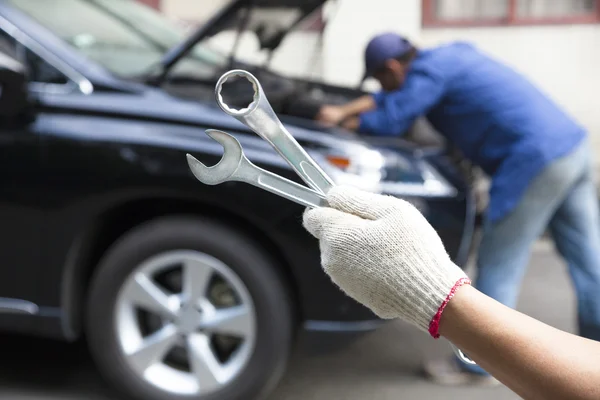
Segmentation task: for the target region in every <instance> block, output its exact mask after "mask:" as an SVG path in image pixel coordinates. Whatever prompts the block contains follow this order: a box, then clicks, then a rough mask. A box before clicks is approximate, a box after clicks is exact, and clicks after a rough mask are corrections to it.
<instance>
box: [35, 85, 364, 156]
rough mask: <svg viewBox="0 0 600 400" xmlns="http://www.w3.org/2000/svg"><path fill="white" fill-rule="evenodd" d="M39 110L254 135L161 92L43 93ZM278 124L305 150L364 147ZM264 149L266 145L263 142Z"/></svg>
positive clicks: (295, 124) (210, 109)
mask: <svg viewBox="0 0 600 400" xmlns="http://www.w3.org/2000/svg"><path fill="white" fill-rule="evenodd" d="M39 100H40V101H41V104H42V105H43V107H47V108H51V109H58V110H69V111H72V112H78V113H93V114H99V113H101V114H106V115H112V116H116V117H121V118H133V119H143V120H146V121H155V122H157V123H168V124H179V125H187V126H196V127H198V128H201V129H220V130H224V131H227V132H231V133H241V134H253V135H254V133H253V132H252V131H251V130H250V129H249V128H248V127H246V126H245V125H244V124H242V123H241V122H239V121H238V120H237V119H235V118H233V117H232V116H229V115H227V114H225V112H223V111H222V110H221V109H220V108H219V107H218V106H217V105H216V103H215V104H214V105H211V104H206V103H201V102H195V101H188V100H182V99H179V98H176V97H173V96H170V95H168V94H166V93H164V92H163V91H161V90H153V89H150V90H147V91H145V92H142V93H140V92H138V93H114V92H107V93H102V92H96V93H94V94H93V95H91V96H65V95H63V94H52V93H45V94H41V95H40V97H39ZM280 119H281V121H282V123H283V124H284V125H285V126H286V128H287V129H288V131H289V132H290V133H291V134H292V135H293V136H294V137H295V138H296V140H297V141H298V142H299V143H300V144H301V145H302V146H305V147H306V148H324V147H327V148H340V147H345V148H347V149H352V148H357V149H358V148H361V149H364V146H365V145H366V144H365V143H364V141H362V140H361V139H360V137H359V136H357V135H352V134H350V133H348V132H346V131H344V130H341V129H337V128H328V127H325V126H323V125H320V124H319V123H317V122H313V121H310V120H305V119H301V118H293V117H287V116H280ZM265 145H267V146H268V144H267V143H266V141H265Z"/></svg>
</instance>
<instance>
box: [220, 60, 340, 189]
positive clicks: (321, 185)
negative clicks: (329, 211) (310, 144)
mask: <svg viewBox="0 0 600 400" xmlns="http://www.w3.org/2000/svg"><path fill="white" fill-rule="evenodd" d="M234 76H241V77H243V78H246V79H247V80H248V81H250V83H251V84H252V87H253V88H254V98H253V101H252V103H250V104H249V105H248V107H246V108H242V109H240V110H236V109H233V108H230V107H229V106H227V104H225V102H224V101H223V96H222V95H221V90H222V88H223V84H224V83H225V82H226V81H227V79H229V78H231V77H234ZM215 96H216V98H217V104H219V107H221V109H222V110H223V111H224V112H225V113H227V114H229V115H231V116H232V117H234V118H236V119H237V120H238V121H240V122H242V123H243V124H244V125H246V126H248V127H249V128H250V129H252V130H253V131H254V132H255V133H256V134H257V135H259V136H260V137H261V138H263V139H265V140H266V141H267V142H269V143H270V144H271V146H273V147H274V148H275V150H277V152H278V153H279V154H280V155H281V156H282V157H283V158H284V159H285V160H286V161H287V162H288V163H289V164H290V165H291V167H292V168H294V170H295V171H296V173H297V174H298V175H299V176H300V177H301V178H302V180H304V182H306V184H307V185H309V186H310V187H311V188H312V189H314V190H316V191H318V192H320V193H323V194H326V193H327V192H328V191H329V189H331V188H332V187H333V186H334V183H333V180H332V179H331V178H330V177H329V176H328V175H327V174H326V173H325V172H324V171H323V170H322V169H321V167H320V166H319V165H318V164H317V163H316V162H315V161H314V160H313V159H312V157H311V156H310V155H308V153H307V152H306V151H305V150H304V149H303V148H302V146H300V144H298V142H297V141H296V139H294V137H293V136H292V135H291V134H290V133H289V132H288V131H287V129H285V127H284V126H283V124H282V123H281V121H280V120H279V118H278V117H277V115H276V114H275V112H274V111H273V108H272V107H271V104H269V101H268V100H267V97H266V96H265V93H264V92H263V89H262V86H261V85H260V82H259V81H258V79H256V78H255V77H254V75H252V74H251V73H250V72H247V71H244V70H241V69H234V70H231V71H228V72H226V73H225V74H223V75H222V76H221V77H220V78H219V80H218V81H217V85H216V87H215Z"/></svg>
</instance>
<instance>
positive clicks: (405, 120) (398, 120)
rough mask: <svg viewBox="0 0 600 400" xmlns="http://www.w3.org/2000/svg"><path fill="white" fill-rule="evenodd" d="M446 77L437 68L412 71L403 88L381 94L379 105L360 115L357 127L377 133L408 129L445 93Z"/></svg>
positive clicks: (397, 133)
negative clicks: (384, 94) (383, 95)
mask: <svg viewBox="0 0 600 400" xmlns="http://www.w3.org/2000/svg"><path fill="white" fill-rule="evenodd" d="M445 79H446V78H445V77H444V75H442V74H440V73H438V72H437V71H436V70H434V69H429V70H427V71H413V72H411V73H410V74H409V76H408V77H407V79H406V81H405V82H404V85H403V86H402V88H401V89H400V90H396V91H394V92H390V93H388V94H387V95H386V96H385V97H382V98H381V101H380V102H379V103H378V107H377V108H376V109H373V110H371V111H368V112H363V113H361V114H360V115H358V121H357V122H354V124H355V125H357V129H356V130H357V131H359V132H361V133H365V134H371V135H376V136H396V135H399V134H402V133H404V132H406V131H407V130H408V129H409V128H410V126H411V125H412V124H413V123H414V122H415V120H416V119H417V118H418V117H420V116H421V115H425V114H427V113H428V112H429V111H430V110H431V109H432V108H433V107H434V106H435V105H436V104H438V103H439V101H440V100H441V99H442V97H443V95H444V93H445V88H446V84H445Z"/></svg>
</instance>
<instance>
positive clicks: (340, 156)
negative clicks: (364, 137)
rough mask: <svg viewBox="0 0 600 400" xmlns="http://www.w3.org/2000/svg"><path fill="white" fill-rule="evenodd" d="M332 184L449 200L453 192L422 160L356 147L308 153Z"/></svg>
mask: <svg viewBox="0 0 600 400" xmlns="http://www.w3.org/2000/svg"><path fill="white" fill-rule="evenodd" d="M311 156H313V157H314V158H315V159H316V160H317V162H319V164H320V165H322V166H323V169H324V170H325V171H326V172H327V173H328V174H329V175H330V176H331V178H332V179H333V180H334V181H335V182H336V184H345V185H350V186H355V187H358V188H360V189H363V190H368V191H372V192H375V193H386V194H390V195H393V196H397V197H452V196H455V195H456V193H457V190H456V188H455V187H453V186H452V185H451V184H450V183H449V182H448V181H447V180H446V179H445V178H444V177H443V176H442V174H440V173H439V171H438V170H437V169H436V168H435V167H433V166H432V165H431V164H430V163H428V162H427V161H426V160H424V159H422V158H420V157H418V156H417V157H415V159H409V158H408V157H405V156H403V155H402V154H400V153H398V152H394V151H391V150H386V149H373V148H368V147H366V146H363V145H360V144H353V145H352V146H348V147H344V149H343V150H337V149H327V150H322V149H321V150H319V151H316V152H315V153H314V154H311Z"/></svg>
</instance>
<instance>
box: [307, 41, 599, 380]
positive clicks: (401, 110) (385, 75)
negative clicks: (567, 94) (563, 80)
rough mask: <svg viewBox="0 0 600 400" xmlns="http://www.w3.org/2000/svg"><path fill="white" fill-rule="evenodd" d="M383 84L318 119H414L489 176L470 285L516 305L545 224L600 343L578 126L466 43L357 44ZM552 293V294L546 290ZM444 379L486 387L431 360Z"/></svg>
mask: <svg viewBox="0 0 600 400" xmlns="http://www.w3.org/2000/svg"><path fill="white" fill-rule="evenodd" d="M365 65H366V75H367V76H372V77H374V78H375V79H377V80H378V81H379V83H380V84H381V87H382V90H381V91H380V92H378V93H375V94H374V95H366V96H363V97H361V98H358V99H356V100H354V101H352V102H350V103H348V104H345V105H341V106H332V105H325V106H323V107H322V108H321V110H320V113H319V116H318V118H319V120H321V121H323V122H324V123H327V124H338V125H342V126H344V127H346V128H348V129H351V130H355V131H358V132H360V133H363V134H366V135H377V136H394V135H402V134H403V132H405V131H407V129H408V128H409V127H410V126H411V124H412V123H413V122H414V121H415V119H416V118H417V117H419V116H425V117H426V118H427V119H428V120H429V122H430V123H431V124H432V126H433V127H434V128H435V129H436V130H437V131H438V132H440V133H441V134H442V135H443V136H445V137H446V138H447V139H449V140H450V141H451V142H452V143H454V144H455V145H456V146H457V147H458V148H459V149H460V150H461V152H462V153H463V154H464V155H465V157H466V158H467V159H469V160H471V162H473V164H475V165H478V166H480V167H481V169H482V170H483V171H484V172H485V173H486V174H487V175H488V176H489V177H490V178H491V187H490V193H489V195H490V196H489V205H488V209H487V210H486V214H485V217H484V222H483V227H482V237H481V242H480V247H479V250H478V260H477V277H476V280H475V283H474V286H475V287H476V288H477V289H478V290H479V291H481V292H483V293H484V294H486V295H488V296H490V297H491V298H493V299H495V300H497V301H499V302H500V303H502V304H504V305H505V306H508V307H511V308H515V306H516V303H517V299H518V294H519V289H520V286H521V281H522V278H523V276H524V273H525V270H526V266H527V264H528V261H529V253H530V250H531V248H532V245H533V243H534V242H535V241H536V240H537V239H538V238H539V237H540V236H541V235H542V234H543V233H544V232H545V231H546V229H549V231H550V233H551V234H552V237H553V239H554V242H555V244H556V247H557V249H558V252H559V253H560V254H561V255H562V257H563V258H564V259H565V260H566V261H567V263H568V266H569V269H570V276H571V278H572V280H573V283H574V286H575V290H576V292H577V299H578V309H577V311H578V333H579V335H581V336H583V337H585V338H589V339H593V340H600V221H599V218H598V214H599V213H598V197H597V193H596V188H595V184H594V180H593V174H592V164H593V163H592V155H591V152H590V148H591V146H590V143H589V142H588V138H587V132H586V131H585V130H584V129H583V128H582V127H581V126H579V125H578V124H577V123H576V122H574V121H573V120H572V119H571V118H570V117H569V116H568V115H567V114H566V113H565V112H564V111H563V110H562V109H561V108H560V107H559V106H558V105H556V104H555V103H554V102H553V101H552V100H550V99H549V98H548V97H547V96H546V95H544V93H542V92H541V91H540V90H538V89H537V88H536V87H535V86H534V85H533V84H532V83H531V82H529V81H528V80H527V79H526V78H524V77H523V76H522V75H520V74H519V73H517V72H516V71H514V70H513V69H511V68H509V67H507V66H505V65H503V64H502V63H500V62H498V61H496V60H494V59H493V58H491V57H489V56H487V55H486V54H484V53H483V52H482V51H480V50H479V49H477V48H476V47H475V46H473V45H471V44H468V43H464V42H453V43H449V44H445V45H441V46H438V47H434V48H430V49H418V48H417V47H415V46H414V45H413V44H411V43H410V42H409V41H408V40H407V39H406V38H404V37H402V36H400V35H397V34H395V33H384V34H381V35H378V36H376V37H375V38H373V39H372V40H371V41H370V42H369V44H368V45H367V48H366V51H365ZM549 295H551V293H549ZM425 372H426V374H427V375H428V376H429V377H430V378H432V379H434V380H435V381H437V382H438V383H445V384H463V383H472V384H474V383H483V384H489V383H495V382H496V381H495V380H494V379H492V378H491V377H490V376H489V374H488V373H487V372H486V371H485V370H484V369H481V368H480V367H473V366H471V365H468V364H465V363H462V362H460V361H459V360H458V359H457V358H454V359H451V360H442V361H436V362H433V363H429V364H427V365H426V366H425Z"/></svg>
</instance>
